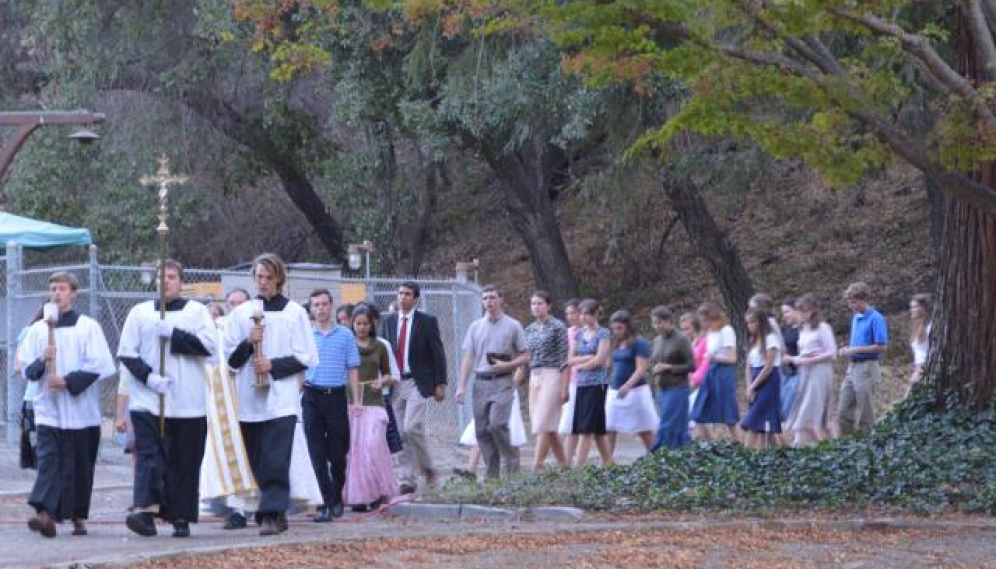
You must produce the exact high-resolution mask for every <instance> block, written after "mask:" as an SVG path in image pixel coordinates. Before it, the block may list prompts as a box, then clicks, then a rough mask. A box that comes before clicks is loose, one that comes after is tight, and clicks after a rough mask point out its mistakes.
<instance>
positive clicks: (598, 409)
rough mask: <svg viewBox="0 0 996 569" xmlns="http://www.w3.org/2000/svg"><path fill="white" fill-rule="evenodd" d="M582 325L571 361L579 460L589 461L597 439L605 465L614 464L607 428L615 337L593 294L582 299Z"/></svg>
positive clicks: (578, 462) (575, 430) (579, 462)
mask: <svg viewBox="0 0 996 569" xmlns="http://www.w3.org/2000/svg"><path fill="white" fill-rule="evenodd" d="M580 310H581V324H582V327H581V329H580V330H578V331H577V334H575V336H574V346H573V347H572V348H571V355H570V357H569V358H568V359H567V363H568V364H569V365H571V366H572V367H574V369H576V370H577V372H578V387H577V391H576V395H577V398H576V401H575V404H574V434H575V435H578V456H577V460H576V461H575V464H576V465H578V466H584V465H585V463H586V462H587V461H588V453H589V452H590V451H591V443H592V440H593V439H594V442H595V445H596V446H598V453H599V454H600V455H601V456H602V465H603V466H609V465H610V464H612V449H611V448H609V436H608V434H607V433H606V430H605V394H606V391H607V390H608V383H609V374H608V367H609V351H610V349H611V347H610V344H611V341H612V337H611V333H610V332H609V329H608V328H605V327H603V326H599V324H598V315H599V312H600V311H601V305H599V303H598V301H597V300H595V299H592V298H588V299H585V300H583V301H581V306H580Z"/></svg>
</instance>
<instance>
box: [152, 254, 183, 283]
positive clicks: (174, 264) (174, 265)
mask: <svg viewBox="0 0 996 569" xmlns="http://www.w3.org/2000/svg"><path fill="white" fill-rule="evenodd" d="M161 268H162V269H173V270H174V271H176V274H177V275H178V276H179V277H180V282H184V280H183V264H182V263H180V261H177V260H176V259H166V260H165V261H163V262H162V263H160V264H158V265H156V282H159V278H160V277H159V270H160V269H161Z"/></svg>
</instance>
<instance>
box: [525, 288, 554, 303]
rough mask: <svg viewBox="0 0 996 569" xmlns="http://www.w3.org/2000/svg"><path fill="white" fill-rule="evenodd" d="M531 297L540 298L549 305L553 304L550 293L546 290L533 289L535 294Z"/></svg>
mask: <svg viewBox="0 0 996 569" xmlns="http://www.w3.org/2000/svg"><path fill="white" fill-rule="evenodd" d="M529 298H538V299H540V300H542V301H543V302H545V303H547V305H550V304H553V303H552V302H550V293H548V292H546V291H545V290H537V291H533V295H532V296H531V297H529Z"/></svg>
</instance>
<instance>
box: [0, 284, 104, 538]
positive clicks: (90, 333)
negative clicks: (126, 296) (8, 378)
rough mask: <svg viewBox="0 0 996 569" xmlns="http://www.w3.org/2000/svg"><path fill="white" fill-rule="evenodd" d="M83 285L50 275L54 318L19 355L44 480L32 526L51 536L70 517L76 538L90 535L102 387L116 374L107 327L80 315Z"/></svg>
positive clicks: (34, 331) (34, 499)
mask: <svg viewBox="0 0 996 569" xmlns="http://www.w3.org/2000/svg"><path fill="white" fill-rule="evenodd" d="M78 288H79V281H78V280H77V279H76V276H75V275H73V274H72V273H66V272H62V271H60V272H56V273H53V274H52V275H51V276H50V277H49V279H48V292H49V301H50V303H52V304H51V305H50V306H51V308H50V309H49V310H48V312H49V319H48V320H39V321H38V322H35V323H34V324H32V325H31V328H29V329H28V332H27V334H26V335H25V337H24V341H23V343H22V344H21V346H20V348H19V350H18V354H19V357H20V358H21V361H22V362H23V364H24V368H23V374H24V378H25V379H27V380H28V381H30V382H34V383H37V391H35V396H34V399H33V401H32V406H33V408H34V412H35V422H36V424H37V425H38V447H37V456H38V477H37V478H36V479H35V484H34V487H33V488H32V490H31V495H30V497H29V498H28V504H30V505H31V506H32V507H34V509H35V512H36V515H35V516H34V517H33V518H31V519H30V520H28V527H29V528H31V530H32V531H37V532H39V533H41V534H42V535H43V536H45V537H55V534H56V526H55V524H56V523H59V522H62V521H63V520H66V519H71V520H72V521H73V535H86V531H87V530H86V526H85V525H84V523H83V521H84V520H86V519H87V518H88V517H89V515H90V495H91V493H92V490H93V471H94V466H95V465H96V463H97V448H98V445H99V443H100V422H101V417H100V388H99V385H98V382H99V381H100V380H103V379H106V378H108V377H110V376H112V375H114V372H115V371H116V370H115V368H114V358H113V357H112V356H111V351H110V349H109V348H108V347H107V340H106V339H105V338H104V333H103V331H102V330H101V328H100V324H98V323H97V321H95V320H94V319H92V318H90V317H88V316H84V315H82V314H80V313H78V312H76V311H75V310H73V302H74V301H75V300H76V291H77V289H78ZM50 322H51V323H52V324H51V325H52V326H53V327H52V328H51V329H50V328H49V326H50ZM50 339H51V342H50ZM50 344H51V345H50Z"/></svg>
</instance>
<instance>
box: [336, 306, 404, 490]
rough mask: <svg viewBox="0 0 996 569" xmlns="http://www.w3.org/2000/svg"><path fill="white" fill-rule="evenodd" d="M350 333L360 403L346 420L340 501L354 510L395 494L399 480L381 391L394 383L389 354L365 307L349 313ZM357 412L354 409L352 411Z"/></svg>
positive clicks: (374, 318) (386, 389)
mask: <svg viewBox="0 0 996 569" xmlns="http://www.w3.org/2000/svg"><path fill="white" fill-rule="evenodd" d="M352 323H353V334H354V335H355V336H356V345H357V347H358V348H359V351H360V367H359V376H360V383H361V385H362V388H363V390H362V393H363V401H361V402H360V403H361V404H362V407H359V408H358V409H359V410H358V411H351V413H353V414H352V416H350V418H349V459H348V464H347V465H346V483H345V485H344V486H343V490H342V495H343V502H345V503H346V504H348V505H350V506H353V507H354V508H356V509H365V508H367V507H376V506H378V505H379V504H381V503H383V502H384V501H386V500H390V499H391V498H392V497H394V496H395V495H396V494H397V493H398V480H397V478H395V476H394V464H393V461H392V459H391V451H390V448H389V447H388V444H387V426H388V415H387V410H386V408H385V406H384V391H388V390H389V389H390V387H391V384H392V383H393V380H392V379H391V365H390V354H389V351H390V350H388V349H387V348H386V347H385V346H384V344H383V342H380V341H379V340H378V339H377V331H376V315H375V314H374V313H373V312H371V310H370V309H369V308H368V307H366V306H359V307H356V308H355V309H354V310H353V314H352ZM353 409H357V408H355V407H354V408H353Z"/></svg>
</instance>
